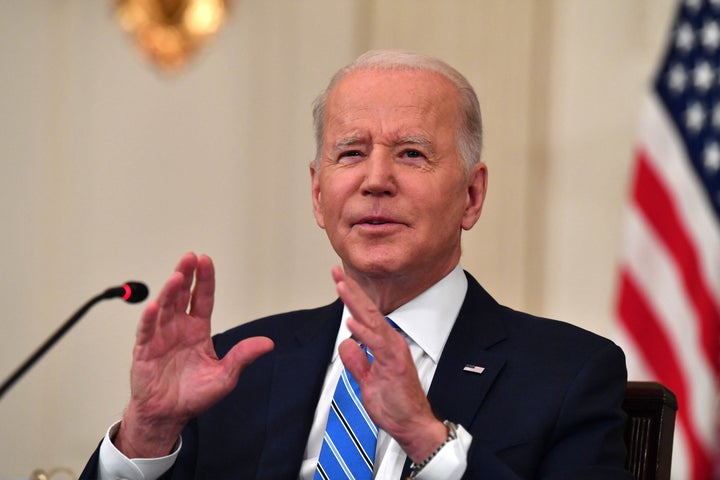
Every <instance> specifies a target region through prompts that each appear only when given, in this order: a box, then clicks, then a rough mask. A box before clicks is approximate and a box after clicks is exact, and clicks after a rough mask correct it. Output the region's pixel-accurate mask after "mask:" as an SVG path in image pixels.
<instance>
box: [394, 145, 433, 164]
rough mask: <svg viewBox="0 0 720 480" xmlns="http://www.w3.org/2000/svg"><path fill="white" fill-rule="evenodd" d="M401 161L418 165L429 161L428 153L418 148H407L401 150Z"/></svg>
mask: <svg viewBox="0 0 720 480" xmlns="http://www.w3.org/2000/svg"><path fill="white" fill-rule="evenodd" d="M399 161H400V162H403V163H408V164H411V165H418V164H422V163H425V162H426V161H427V155H425V153H423V152H422V151H420V150H418V149H416V148H407V149H405V150H402V151H401V152H400V156H399Z"/></svg>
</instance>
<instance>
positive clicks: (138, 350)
mask: <svg viewBox="0 0 720 480" xmlns="http://www.w3.org/2000/svg"><path fill="white" fill-rule="evenodd" d="M214 295H215V269H214V266H213V263H212V260H211V259H210V257H208V256H205V255H201V256H200V257H197V256H196V255H195V254H193V253H188V254H186V255H185V256H183V257H182V259H181V260H180V262H179V263H178V265H177V267H176V268H175V272H173V274H172V275H171V276H170V278H169V279H168V281H167V282H166V283H165V286H164V287H163V288H162V290H161V291H160V294H159V295H158V297H157V299H156V300H154V301H151V302H149V303H148V305H147V307H146V308H145V311H144V312H143V315H142V317H141V319H140V323H139V325H138V329H137V338H136V342H135V348H134V349H133V363H132V369H131V374H130V377H131V379H130V387H131V397H130V404H129V406H128V408H127V410H126V412H125V415H124V416H123V420H122V423H121V424H120V430H119V432H118V435H117V437H116V438H115V440H114V444H115V446H116V447H117V448H118V449H119V450H120V451H121V452H123V453H124V454H125V455H126V456H128V457H130V458H148V457H159V456H163V455H167V454H168V453H169V452H170V451H171V449H172V448H173V445H174V444H175V442H176V441H177V439H178V436H179V435H180V432H181V431H182V429H183V427H184V426H185V424H186V423H187V422H188V421H189V420H190V419H191V418H193V417H195V416H197V415H199V414H201V413H203V412H204V411H205V410H207V409H208V408H210V407H211V406H212V405H214V404H215V403H216V402H218V401H219V400H220V399H222V398H223V397H224V396H225V395H227V394H228V393H229V392H230V391H231V390H232V389H233V388H234V387H235V385H236V384H237V380H238V377H239V375H240V372H242V370H243V369H244V368H245V367H246V366H247V365H249V364H250V363H252V362H253V361H254V360H255V359H256V358H258V357H259V356H260V355H263V354H264V353H267V352H269V351H270V350H272V348H273V342H272V341H271V340H270V339H269V338H266V337H253V338H248V339H245V340H243V341H241V342H239V343H238V344H237V345H235V346H234V347H233V348H232V349H231V350H230V351H229V352H228V353H227V355H226V356H225V357H223V359H222V360H220V359H218V357H217V355H216V354H215V349H214V347H213V343H212V339H211V333H210V316H211V314H212V310H213V302H214Z"/></svg>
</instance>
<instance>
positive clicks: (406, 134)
mask: <svg viewBox="0 0 720 480" xmlns="http://www.w3.org/2000/svg"><path fill="white" fill-rule="evenodd" d="M325 112H326V113H325V115H326V117H325V130H324V136H323V147H322V156H321V158H320V165H319V168H318V169H317V170H316V169H315V167H313V168H312V169H311V175H312V193H313V206H314V213H315V218H316V220H317V223H318V225H320V227H322V228H324V229H325V230H326V232H327V235H328V238H329V239H330V243H331V244H332V246H333V248H334V249H335V251H336V252H337V254H338V255H339V256H340V258H341V259H342V261H343V266H344V268H345V270H346V271H347V272H348V273H350V274H351V275H355V276H356V278H357V276H359V277H365V278H373V279H382V278H390V277H396V278H397V277H404V278H406V279H408V280H410V279H412V281H413V282H416V281H424V280H427V282H426V283H429V284H432V283H434V282H435V281H437V280H439V279H440V278H442V276H444V275H445V274H447V273H448V272H449V271H450V270H451V269H452V268H453V267H454V266H455V264H456V263H457V262H458V260H459V258H460V234H461V230H462V229H463V228H464V229H469V228H471V227H472V226H473V225H474V224H475V222H476V221H477V219H478V218H479V216H480V210H481V208H482V202H483V199H484V195H485V186H486V175H487V171H486V169H485V165H484V164H478V165H477V166H476V167H475V168H474V169H473V171H472V172H470V174H469V175H466V172H465V170H464V168H463V161H462V158H461V156H460V153H459V151H458V149H457V144H458V142H457V130H458V125H459V121H460V109H459V93H458V91H457V89H456V88H455V87H454V85H453V84H452V83H451V82H450V81H449V80H447V79H446V78H445V77H443V76H441V75H439V74H436V73H429V72H420V71H372V70H356V71H354V72H351V73H349V74H348V75H346V76H345V77H344V78H343V79H342V80H341V81H340V82H339V83H338V84H337V85H336V86H335V87H334V88H333V90H332V92H331V93H330V95H329V97H328V100H327V106H326V111H325Z"/></svg>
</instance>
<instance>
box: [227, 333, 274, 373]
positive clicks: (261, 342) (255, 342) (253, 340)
mask: <svg viewBox="0 0 720 480" xmlns="http://www.w3.org/2000/svg"><path fill="white" fill-rule="evenodd" d="M274 347H275V344H274V343H273V341H272V340H270V339H269V338H267V337H250V338H246V339H245V340H242V341H240V342H238V343H237V344H236V345H235V346H234V347H233V348H231V349H230V351H229V352H228V353H227V355H225V357H224V358H223V359H222V363H223V364H225V366H226V368H227V370H228V373H229V375H230V377H231V378H233V380H234V381H237V377H239V376H240V373H241V372H242V371H243V370H244V369H245V367H247V366H248V365H250V364H251V363H252V362H254V361H255V360H257V358H258V357H260V356H261V355H264V354H266V353H268V352H269V351H271V350H272V349H273V348H274Z"/></svg>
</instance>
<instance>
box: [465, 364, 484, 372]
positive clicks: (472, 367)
mask: <svg viewBox="0 0 720 480" xmlns="http://www.w3.org/2000/svg"><path fill="white" fill-rule="evenodd" d="M463 371H464V372H470V373H477V374H480V373H483V372H484V371H485V367H479V366H477V365H472V364H470V363H468V364H467V365H465V368H463Z"/></svg>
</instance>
